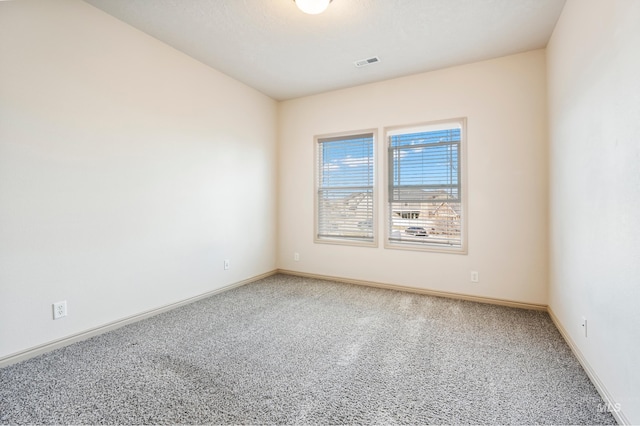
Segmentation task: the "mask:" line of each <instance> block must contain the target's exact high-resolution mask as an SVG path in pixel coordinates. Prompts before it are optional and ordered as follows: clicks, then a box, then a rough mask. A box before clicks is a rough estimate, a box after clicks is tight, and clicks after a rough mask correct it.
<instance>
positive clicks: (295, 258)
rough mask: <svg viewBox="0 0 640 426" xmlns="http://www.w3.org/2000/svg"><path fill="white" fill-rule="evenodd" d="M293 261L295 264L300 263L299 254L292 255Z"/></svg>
mask: <svg viewBox="0 0 640 426" xmlns="http://www.w3.org/2000/svg"><path fill="white" fill-rule="evenodd" d="M293 260H295V261H296V262H299V261H300V253H298V252H295V253H293Z"/></svg>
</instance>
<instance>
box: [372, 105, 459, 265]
mask: <svg viewBox="0 0 640 426" xmlns="http://www.w3.org/2000/svg"><path fill="white" fill-rule="evenodd" d="M447 124H450V125H452V126H455V127H459V128H460V148H459V153H458V162H459V165H458V173H459V178H460V179H459V180H460V193H459V199H460V201H459V202H460V228H461V229H460V246H447V245H445V244H438V243H429V242H428V241H426V240H425V242H412V241H404V242H400V241H393V240H391V239H390V237H391V231H392V230H391V216H392V215H393V212H392V207H391V203H392V201H391V195H390V191H391V187H392V186H391V185H392V179H393V178H392V176H391V174H392V173H393V167H391V166H390V164H391V163H390V161H391V159H390V155H389V151H390V150H389V148H390V136H391V135H392V134H395V135H397V134H398V133H408V134H410V133H417V132H418V131H425V130H426V131H429V130H430V129H431V130H437V129H444V128H446V125H447ZM384 164H385V173H384V176H383V179H384V185H383V186H384V203H385V208H384V210H385V212H384V248H385V249H398V250H411V251H424V252H436V253H451V254H467V253H468V244H469V239H468V234H467V221H468V216H469V206H468V201H467V187H468V186H467V173H468V171H467V118H466V117H456V118H450V119H444V120H436V121H429V122H422V123H417V124H406V125H399V126H389V127H385V128H384Z"/></svg>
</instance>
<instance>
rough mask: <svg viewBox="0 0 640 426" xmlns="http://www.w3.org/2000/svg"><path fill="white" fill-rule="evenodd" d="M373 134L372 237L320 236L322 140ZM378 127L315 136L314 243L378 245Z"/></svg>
mask: <svg viewBox="0 0 640 426" xmlns="http://www.w3.org/2000/svg"><path fill="white" fill-rule="evenodd" d="M365 134H371V137H372V145H373V146H372V150H371V155H372V164H373V181H372V184H371V196H372V199H373V207H372V208H373V211H372V219H371V221H372V224H371V226H372V235H373V237H372V239H371V240H365V239H358V238H349V237H339V236H335V237H320V236H319V230H320V229H319V228H320V222H319V220H320V211H319V208H320V201H319V192H320V180H321V170H320V158H319V157H320V144H321V143H323V142H322V140H326V139H338V138H341V137H344V138H348V137H350V136H351V137H352V136H358V135H365ZM377 146H378V129H364V130H355V131H348V132H339V133H330V134H322V135H316V136H314V138H313V153H314V155H313V163H314V164H313V170H314V196H313V201H314V205H313V211H314V220H313V222H314V226H313V241H314V243H319V244H338V245H348V246H360V247H378V223H377V222H378V191H379V189H378V164H377V161H378V152H377Z"/></svg>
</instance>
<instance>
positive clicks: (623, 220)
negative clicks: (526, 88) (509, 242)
mask: <svg viewBox="0 0 640 426" xmlns="http://www.w3.org/2000/svg"><path fill="white" fill-rule="evenodd" d="M639 23H640V2H638V1H637V0H627V1H622V0H616V1H601V0H579V1H578V0H569V1H568V2H567V4H566V6H565V8H564V11H563V13H562V16H561V18H560V20H559V22H558V25H557V27H556V29H555V32H554V34H553V37H552V39H551V42H550V43H549V46H548V52H547V54H548V56H547V57H548V65H549V67H548V78H549V93H550V96H549V117H550V120H549V124H550V125H549V129H550V176H551V179H550V182H551V190H550V192H551V194H550V200H551V202H550V207H551V208H550V212H551V215H550V224H551V233H550V235H551V239H550V257H551V272H550V294H549V304H550V307H551V309H552V310H553V312H554V313H555V314H556V315H557V317H558V318H559V320H560V322H561V323H562V324H563V327H564V328H565V329H566V331H567V333H568V334H569V336H570V338H571V339H572V340H573V342H574V343H575V344H576V345H577V347H578V348H579V350H580V352H581V353H582V355H583V356H584V358H585V359H586V360H587V362H588V363H589V365H590V366H591V367H592V368H593V370H594V371H595V372H596V374H597V376H598V378H599V380H600V381H601V382H602V383H603V384H604V386H605V387H606V389H607V390H608V392H609V393H610V396H611V398H612V399H613V401H614V402H615V403H618V404H620V408H621V409H622V414H623V415H624V416H626V421H628V422H630V423H632V424H640V367H639V366H638V354H639V353H640V307H639V302H640V77H639V76H640V25H639ZM583 316H584V317H586V318H587V327H588V330H587V337H586V338H585V337H584V335H583V330H582V327H581V322H582V317H583Z"/></svg>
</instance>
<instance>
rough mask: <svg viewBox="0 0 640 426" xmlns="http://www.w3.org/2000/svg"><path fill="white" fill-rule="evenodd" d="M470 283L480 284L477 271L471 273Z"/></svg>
mask: <svg viewBox="0 0 640 426" xmlns="http://www.w3.org/2000/svg"><path fill="white" fill-rule="evenodd" d="M471 282H472V283H477V282H480V274H478V271H471Z"/></svg>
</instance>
